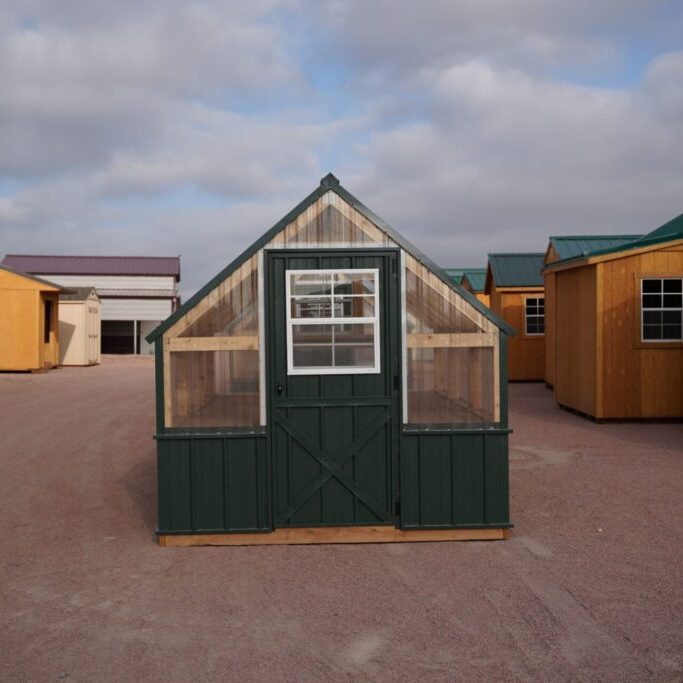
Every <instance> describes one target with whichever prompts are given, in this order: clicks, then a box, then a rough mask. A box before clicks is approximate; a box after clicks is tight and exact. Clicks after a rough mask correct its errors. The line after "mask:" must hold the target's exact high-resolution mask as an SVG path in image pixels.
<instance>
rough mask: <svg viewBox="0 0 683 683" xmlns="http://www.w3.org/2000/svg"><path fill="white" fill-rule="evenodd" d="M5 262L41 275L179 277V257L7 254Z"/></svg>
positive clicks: (178, 278)
mask: <svg viewBox="0 0 683 683" xmlns="http://www.w3.org/2000/svg"><path fill="white" fill-rule="evenodd" d="M2 265H4V266H9V267H10V268H14V270H18V271H19V272H22V273H30V274H39V275H173V277H175V278H176V280H180V257H179V256H36V255H33V254H7V256H5V258H4V259H3V261H2Z"/></svg>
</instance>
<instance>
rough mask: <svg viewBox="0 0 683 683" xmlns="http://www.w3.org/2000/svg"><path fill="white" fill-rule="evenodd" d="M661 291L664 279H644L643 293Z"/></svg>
mask: <svg viewBox="0 0 683 683" xmlns="http://www.w3.org/2000/svg"><path fill="white" fill-rule="evenodd" d="M661 291H662V281H661V280H643V293H649V292H661Z"/></svg>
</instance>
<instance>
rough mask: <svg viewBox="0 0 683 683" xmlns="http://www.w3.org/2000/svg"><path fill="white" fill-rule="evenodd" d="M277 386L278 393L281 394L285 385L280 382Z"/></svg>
mask: <svg viewBox="0 0 683 683" xmlns="http://www.w3.org/2000/svg"><path fill="white" fill-rule="evenodd" d="M275 388H276V389H277V393H278V394H281V393H282V390H283V389H284V387H283V386H282V384H278V385H277V387H275Z"/></svg>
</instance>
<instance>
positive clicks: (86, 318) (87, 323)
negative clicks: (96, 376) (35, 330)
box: [59, 287, 101, 365]
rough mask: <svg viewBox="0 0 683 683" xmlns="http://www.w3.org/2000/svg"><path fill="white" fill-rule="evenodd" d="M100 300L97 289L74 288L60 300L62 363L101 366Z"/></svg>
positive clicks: (60, 358) (60, 356)
mask: <svg viewBox="0 0 683 683" xmlns="http://www.w3.org/2000/svg"><path fill="white" fill-rule="evenodd" d="M100 311H101V303H100V297H99V296H97V292H96V291H95V288H94V287H73V288H72V293H70V294H61V295H60V297H59V340H60V345H59V362H60V364H61V365H98V364H99V362H100V316H101V313H100Z"/></svg>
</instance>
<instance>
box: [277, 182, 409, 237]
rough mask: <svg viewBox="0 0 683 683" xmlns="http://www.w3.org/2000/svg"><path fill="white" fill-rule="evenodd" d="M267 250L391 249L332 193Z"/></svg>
mask: <svg viewBox="0 0 683 683" xmlns="http://www.w3.org/2000/svg"><path fill="white" fill-rule="evenodd" d="M268 246H269V247H309V248H310V247H316V246H339V247H352V246H365V247H372V246H378V247H393V246H396V244H395V243H394V242H393V240H391V239H390V238H389V236H388V235H387V234H386V233H385V232H384V231H383V230H380V229H379V228H378V227H377V226H376V225H375V224H374V223H372V222H371V221H369V220H368V219H367V218H365V216H363V215H362V214H361V213H360V212H358V211H357V210H356V209H354V208H353V207H352V206H350V205H349V204H347V203H346V202H345V201H344V200H343V199H341V197H339V196H338V195H336V194H335V193H334V192H327V193H326V194H324V195H323V196H322V197H321V198H320V199H318V200H317V201H316V202H315V203H314V204H313V205H312V206H310V207H308V209H306V210H305V211H303V212H302V213H300V214H299V215H298V216H297V217H296V218H295V219H294V220H293V221H292V222H291V223H290V224H289V225H287V226H286V227H285V228H284V229H283V230H281V231H280V232H279V233H278V234H277V235H276V236H275V237H274V238H273V239H272V240H271V241H270V243H269V244H268Z"/></svg>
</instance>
